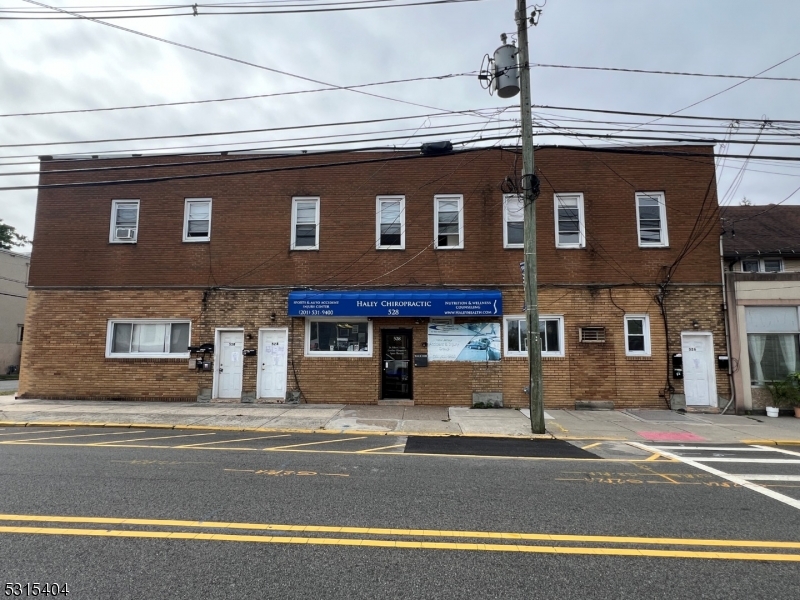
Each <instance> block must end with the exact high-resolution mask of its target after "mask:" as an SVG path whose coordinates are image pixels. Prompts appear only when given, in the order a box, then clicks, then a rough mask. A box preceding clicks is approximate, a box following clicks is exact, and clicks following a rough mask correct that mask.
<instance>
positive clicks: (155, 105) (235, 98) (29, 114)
mask: <svg viewBox="0 0 800 600" xmlns="http://www.w3.org/2000/svg"><path fill="white" fill-rule="evenodd" d="M475 74H476V71H472V72H467V73H450V74H448V75H432V76H429V77H411V78H408V79H395V80H392V81H376V82H372V83H361V84H357V85H344V86H341V87H339V88H331V87H326V88H316V89H313V90H297V91H292V92H275V93H272V94H255V95H252V96H233V97H230V98H211V99H208V100H184V101H181V102H155V103H152V104H134V105H129V106H109V107H106V108H75V109H70V110H47V111H38V112H25V113H6V114H0V118H5V117H37V116H43V115H69V114H76V113H94V112H109V111H115V110H137V109H142V108H161V107H165V106H188V105H192V104H210V103H214V102H235V101H240V100H256V99H259V98H275V97H278V96H296V95H299V94H315V93H319V92H334V91H337V90H340V89H341V90H354V89H358V88H365V87H373V86H378V85H392V84H396V83H412V82H417V81H431V80H441V79H451V78H453V77H472V76H473V75H475Z"/></svg>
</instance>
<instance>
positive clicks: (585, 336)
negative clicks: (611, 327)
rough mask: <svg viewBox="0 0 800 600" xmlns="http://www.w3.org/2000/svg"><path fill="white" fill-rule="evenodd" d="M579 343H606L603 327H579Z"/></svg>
mask: <svg viewBox="0 0 800 600" xmlns="http://www.w3.org/2000/svg"><path fill="white" fill-rule="evenodd" d="M580 332H581V337H580V339H581V342H588V343H603V342H605V341H606V328H605V327H581V329H580Z"/></svg>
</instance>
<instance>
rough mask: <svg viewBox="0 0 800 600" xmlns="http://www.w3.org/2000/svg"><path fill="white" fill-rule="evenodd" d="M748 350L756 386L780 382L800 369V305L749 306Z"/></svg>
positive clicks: (746, 320) (751, 373) (746, 315)
mask: <svg viewBox="0 0 800 600" xmlns="http://www.w3.org/2000/svg"><path fill="white" fill-rule="evenodd" d="M744 310H745V323H746V325H747V349H748V354H749V356H750V381H751V384H752V385H764V384H765V383H766V382H770V381H779V380H781V379H784V378H785V377H786V376H787V375H789V374H790V373H796V372H797V371H798V370H800V362H799V361H798V356H800V353H799V352H798V350H800V347H799V346H798V341H799V340H800V318H798V307H797V306H747V307H745V309H744Z"/></svg>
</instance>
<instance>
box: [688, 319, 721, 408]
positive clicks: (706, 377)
mask: <svg viewBox="0 0 800 600" xmlns="http://www.w3.org/2000/svg"><path fill="white" fill-rule="evenodd" d="M681 350H682V351H683V388H684V391H685V392H686V405H687V406H712V405H713V406H716V404H717V398H716V396H717V382H716V380H715V373H714V343H713V337H712V335H711V334H710V333H689V332H684V333H682V334H681Z"/></svg>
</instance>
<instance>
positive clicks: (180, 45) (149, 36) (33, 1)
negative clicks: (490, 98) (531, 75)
mask: <svg viewBox="0 0 800 600" xmlns="http://www.w3.org/2000/svg"><path fill="white" fill-rule="evenodd" d="M22 1H23V2H27V3H28V4H34V5H36V6H40V7H42V8H48V9H50V10H53V11H57V12H60V13H64V14H68V15H73V16H76V17H79V18H80V19H85V20H87V21H91V22H92V23H97V24H98V25H104V26H106V27H111V28H113V29H117V30H118V31H124V32H126V33H131V34H133V35H138V36H141V37H144V38H147V39H150V40H154V41H157V42H162V43H164V44H168V45H170V46H175V47H177V48H184V49H186V50H191V51H192V52H198V53H200V54H205V55H207V56H213V57H215V58H220V59H222V60H227V61H230V62H234V63H237V64H240V65H245V66H249V67H254V68H256V69H261V70H264V71H269V72H270V73H276V74H278V75H285V76H287V77H292V78H294V79H300V80H302V81H308V82H311V83H316V84H317V85H326V86H329V87H331V88H336V89H344V87H343V86H339V85H336V84H332V83H328V82H326V81H321V80H319V79H314V78H312V77H306V76H304V75H297V74H296V73H290V72H288V71H283V70H281V69H275V68H273V67H267V66H265V65H260V64H257V63H253V62H250V61H246V60H242V59H240V58H234V57H231V56H226V55H224V54H220V53H218V52H211V51H210V50H204V49H202V48H197V47H196V46H190V45H188V44H183V43H181V42H176V41H173V40H168V39H166V38H162V37H159V36H156V35H152V34H149V33H145V32H143V31H137V30H135V29H129V28H127V27H123V26H121V25H117V24H115V23H108V22H106V21H102V20H100V19H96V18H94V17H87V16H83V15H79V14H77V13H73V12H70V11H67V10H64V9H63V8H59V7H56V6H50V5H48V4H44V3H42V2H39V1H38V0H22ZM346 91H349V92H353V93H356V94H361V95H364V96H369V97H372V98H377V99H381V100H388V101H390V102H399V103H402V104H408V105H410V106H416V107H419V108H427V109H428V110H435V111H439V112H450V111H448V110H447V109H443V108H437V107H435V106H428V105H425V104H419V103H417V102H411V101H409V100H402V99H400V98H393V97H391V96H384V95H382V94H374V93H372V92H367V91H364V90H361V89H347V90H346Z"/></svg>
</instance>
